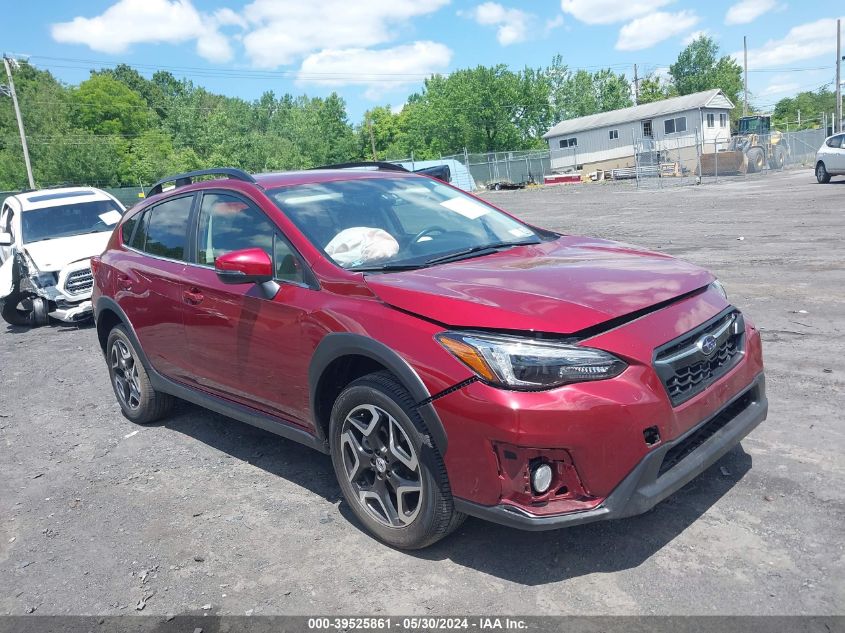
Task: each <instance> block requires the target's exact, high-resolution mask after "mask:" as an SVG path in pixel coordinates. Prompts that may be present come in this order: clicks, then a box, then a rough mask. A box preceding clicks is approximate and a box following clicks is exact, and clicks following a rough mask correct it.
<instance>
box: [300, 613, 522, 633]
mask: <svg viewBox="0 0 845 633" xmlns="http://www.w3.org/2000/svg"><path fill="white" fill-rule="evenodd" d="M526 628H528V624H527V622H525V621H524V620H520V619H518V618H496V617H472V618H470V617H433V616H432V617H407V618H380V617H353V618H309V619H308V629H309V630H314V631H326V630H342V631H350V630H356V629H363V630H384V631H391V630H393V631H418V630H425V631H437V630H444V631H445V630H473V629H475V630H479V631H521V630H524V629H526Z"/></svg>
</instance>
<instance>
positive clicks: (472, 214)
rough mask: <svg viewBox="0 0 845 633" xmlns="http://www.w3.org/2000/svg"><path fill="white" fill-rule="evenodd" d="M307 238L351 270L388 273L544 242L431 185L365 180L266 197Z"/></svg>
mask: <svg viewBox="0 0 845 633" xmlns="http://www.w3.org/2000/svg"><path fill="white" fill-rule="evenodd" d="M268 194H269V195H270V197H271V198H272V199H273V200H274V201H275V202H276V204H277V205H278V206H279V208H280V209H281V210H282V211H283V212H284V213H285V214H286V215H287V216H288V217H289V218H290V219H291V220H292V221H293V222H294V223H295V224H296V225H297V226H298V227H299V229H300V230H301V231H302V232H303V233H304V234H305V236H306V237H307V238H308V239H309V240H310V241H311V242H312V243H313V244H314V245H315V246H317V247H318V248H320V249H322V250H323V251H324V252H325V253H326V254H327V255H328V256H329V257H331V258H332V260H334V262H335V263H337V264H338V265H340V266H342V267H344V268H347V269H350V270H391V269H397V268H403V267H422V266H429V265H434V264H436V263H440V262H441V261H448V260H449V259H454V258H462V257H471V256H480V255H484V254H487V253H488V252H494V250H495V249H501V248H508V247H510V246H513V245H519V244H535V243H537V242H539V241H540V240H541V236H540V235H539V234H538V233H537V232H535V231H534V230H532V229H531V228H529V227H528V226H526V225H524V224H522V223H521V222H518V221H516V220H514V219H513V218H511V217H509V216H507V215H505V214H504V213H502V212H501V211H498V210H496V209H495V208H493V207H491V206H490V205H488V204H485V203H484V202H482V201H480V200H477V199H476V198H473V197H471V196H468V195H466V194H464V193H462V192H460V191H458V190H456V189H453V188H452V187H447V186H446V185H443V184H441V183H438V182H436V181H434V180H430V179H428V178H419V177H409V178H395V177H394V178H362V179H358V180H343V181H335V182H324V183H312V184H307V185H296V186H292V187H285V188H282V189H275V190H271V191H269V192H268Z"/></svg>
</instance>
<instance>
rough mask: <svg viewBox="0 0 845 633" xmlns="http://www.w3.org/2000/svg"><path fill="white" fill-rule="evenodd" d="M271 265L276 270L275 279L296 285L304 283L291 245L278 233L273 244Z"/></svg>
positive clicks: (300, 266)
mask: <svg viewBox="0 0 845 633" xmlns="http://www.w3.org/2000/svg"><path fill="white" fill-rule="evenodd" d="M273 264H274V267H275V269H276V279H283V280H284V281H293V282H296V283H304V282H305V278H304V275H303V273H302V264H300V262H299V258H298V257H297V256H296V253H294V252H293V248H292V247H291V245H290V244H288V243H287V241H286V240H285V239H284V238H283V237H282V236H281V235H279V234H278V233H276V235H275V241H274V243H273Z"/></svg>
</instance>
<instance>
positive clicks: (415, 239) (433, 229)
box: [411, 225, 447, 245]
mask: <svg viewBox="0 0 845 633" xmlns="http://www.w3.org/2000/svg"><path fill="white" fill-rule="evenodd" d="M432 233H434V234H436V235H443V234H444V233H447V231H446V229H444V228H443V227H442V226H437V225H435V226H429V227H428V228H425V229H423V230H422V231H420V232H419V233H417V234H416V235H415V236H414V237H413V238H412V239H411V245H414V244H418V243H419V241H420V240H421V239H422V238H424V237H426V236H428V235H431V234H432Z"/></svg>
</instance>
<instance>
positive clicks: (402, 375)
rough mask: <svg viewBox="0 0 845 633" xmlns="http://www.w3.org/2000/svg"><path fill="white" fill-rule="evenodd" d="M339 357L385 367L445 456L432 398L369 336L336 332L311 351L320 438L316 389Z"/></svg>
mask: <svg viewBox="0 0 845 633" xmlns="http://www.w3.org/2000/svg"><path fill="white" fill-rule="evenodd" d="M342 356H365V357H367V358H370V359H372V360H374V361H376V362H378V363H380V364H381V365H384V366H385V367H386V368H387V369H388V370H389V371H390V372H392V373H393V374H394V375H395V376H396V377H397V378H398V379H399V381H400V382H401V383H402V385H403V386H404V387H405V389H407V390H408V392H409V393H410V394H411V397H412V398H413V399H414V402H415V403H416V404H415V408H416V410H417V412H418V413H419V414H420V416H421V417H422V419H423V421H424V422H425V425H426V427H427V428H428V431H429V433H430V434H431V440H432V442H433V443H434V445H435V447H436V448H437V450H438V451H440V455H441V456H445V455H446V449H447V448H448V440H447V437H446V430H445V429H444V428H443V423H442V422H441V421H440V416H438V415H437V411H436V410H435V408H434V405H433V404H432V398H431V394H430V393H429V391H428V389H427V388H426V386H425V384H423V381H422V379H420V377H419V375H418V374H417V372H416V371H414V368H413V367H411V366H410V365H409V364H408V362H407V361H406V360H405V359H404V358H402V357H401V356H399V354H397V353H396V352H395V351H393V350H392V349H390V348H389V347H388V346H387V345H385V344H383V343H379V342H378V341H376V340H375V339H372V338H370V337H368V336H364V335H361V334H353V333H351V332H336V333H332V334H327V335H326V336H324V337H323V340H321V341H320V343H319V344H318V345H317V349H315V350H314V355H313V356H312V357H311V363H310V365H309V366H308V389H309V398H310V400H309V402H310V405H311V411H312V413H313V415H314V418H315V419H314V423H315V424H314V426H315V427H316V428H317V432H318V433H320V434H323V429H322V425H321V424H320V423H319V421H318V420H317V419H316V412H317V388H318V387H319V384H320V379H321V377H322V375H323V372H324V371H325V370H326V368H327V367H328V366H329V365H330V364H331V363H332V362H333V361H335V360H337V359H338V358H341V357H342ZM324 439H327V438H324Z"/></svg>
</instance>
